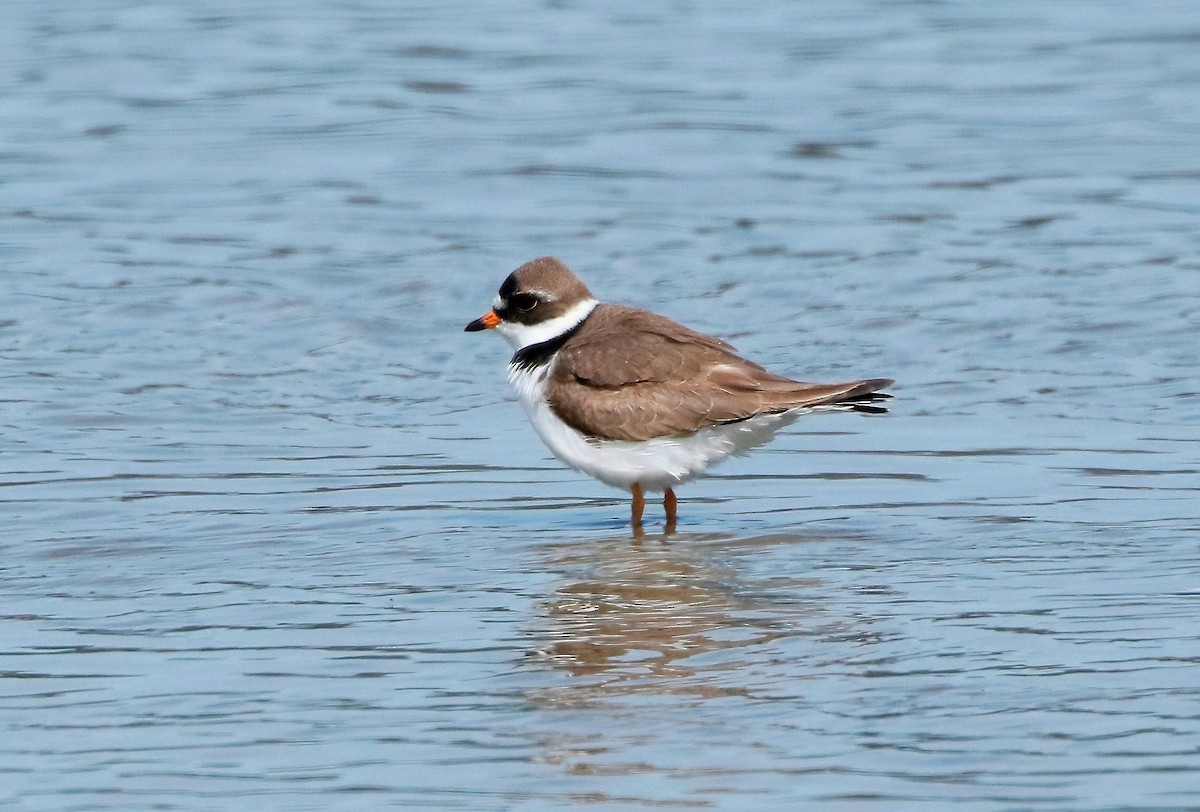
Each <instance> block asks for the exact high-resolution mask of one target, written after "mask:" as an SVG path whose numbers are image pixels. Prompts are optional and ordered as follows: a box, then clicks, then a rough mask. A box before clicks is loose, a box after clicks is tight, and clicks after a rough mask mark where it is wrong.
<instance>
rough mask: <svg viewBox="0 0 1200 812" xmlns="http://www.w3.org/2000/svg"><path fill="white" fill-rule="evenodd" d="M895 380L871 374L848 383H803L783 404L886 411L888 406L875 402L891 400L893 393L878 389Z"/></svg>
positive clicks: (801, 406) (813, 407)
mask: <svg viewBox="0 0 1200 812" xmlns="http://www.w3.org/2000/svg"><path fill="white" fill-rule="evenodd" d="M893 383H895V381H893V380H892V379H891V378H871V379H869V380H865V381H851V382H849V383H835V384H804V386H805V388H804V389H802V390H800V391H798V392H794V393H793V394H792V397H791V398H789V400H790V401H791V402H790V403H788V404H787V405H786V406H784V409H795V408H809V409H814V410H825V409H830V410H837V411H839V412H862V413H863V414H887V408H885V407H883V406H878V405H876V404H879V403H882V402H883V401H885V400H891V397H892V396H891V395H889V394H888V393H887V392H881V391H879V390H881V389H883V388H884V387H887V386H891V385H892V384H893ZM780 405H783V404H780Z"/></svg>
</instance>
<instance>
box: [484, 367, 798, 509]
mask: <svg viewBox="0 0 1200 812" xmlns="http://www.w3.org/2000/svg"><path fill="white" fill-rule="evenodd" d="M552 363H553V362H552ZM549 372H550V366H549V365H547V366H543V367H539V368H535V369H532V370H523V369H518V368H516V367H512V366H510V367H509V369H508V379H509V381H510V382H511V383H512V385H513V387H514V388H515V389H516V390H517V396H518V397H519V398H520V400H521V405H522V406H524V407H525V411H526V413H527V414H528V415H529V421H530V422H531V423H533V428H534V429H535V430H536V431H537V433H538V436H539V437H541V438H542V442H544V443H545V444H546V446H547V447H548V448H549V449H550V451H551V452H552V453H553V454H554V456H556V457H558V459H560V460H562V461H563V462H565V463H566V464H567V465H569V466H571V467H572V468H574V469H575V470H577V471H582V472H583V473H585V474H588V475H589V476H593V477H595V478H596V479H598V480H600V481H601V482H603V483H605V484H607V485H612V486H614V487H617V488H622V489H624V490H629V489H630V487H631V486H632V485H633V484H634V483H638V484H640V485H641V486H642V487H643V488H644V489H646V490H652V491H661V490H664V489H666V488H670V487H674V486H675V485H680V484H682V483H684V482H687V481H688V480H690V479H692V478H694V477H696V476H698V475H700V474H702V473H704V471H705V470H706V469H708V468H709V466H712V465H715V464H716V463H718V462H721V461H722V460H724V459H726V458H727V457H730V456H732V455H734V454H741V453H744V452H746V451H749V450H750V449H752V448H755V447H757V446H760V445H762V444H763V443H766V442H768V441H769V440H770V439H771V438H772V437H774V436H775V432H777V431H778V430H779V429H781V428H783V427H784V426H786V425H788V424H789V423H791V422H792V421H793V420H795V419H796V418H797V417H799V416H800V415H801V414H804V413H805V412H806V411H811V410H809V409H793V410H792V411H789V412H782V413H779V414H763V415H759V416H757V417H752V418H750V419H749V420H742V421H740V422H737V423H728V424H725V425H719V426H713V427H711V428H707V429H701V430H700V431H698V432H695V433H693V434H683V435H674V436H670V437H656V438H653V439H650V440H645V441H642V442H633V441H629V440H597V439H595V438H589V437H587V436H585V435H584V434H582V433H580V432H578V431H576V430H575V429H573V428H571V427H570V426H568V425H567V424H566V423H564V422H563V421H562V420H560V419H559V418H558V416H557V415H555V414H554V412H553V411H551V409H550V405H549V403H547V401H546V398H545V392H546V378H547V376H548V375H549Z"/></svg>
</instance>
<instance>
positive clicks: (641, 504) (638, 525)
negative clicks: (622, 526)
mask: <svg viewBox="0 0 1200 812" xmlns="http://www.w3.org/2000/svg"><path fill="white" fill-rule="evenodd" d="M630 490H631V491H633V519H632V522H631V523H632V524H633V529H634V530H641V529H642V511H644V510H645V509H646V497H645V496H643V495H642V486H641V485H639V484H637V483H636V482H635V483H633V487H631V488H630Z"/></svg>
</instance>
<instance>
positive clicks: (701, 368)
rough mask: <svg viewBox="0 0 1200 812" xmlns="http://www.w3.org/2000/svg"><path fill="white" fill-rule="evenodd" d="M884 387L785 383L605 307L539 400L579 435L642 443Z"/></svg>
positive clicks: (712, 347)
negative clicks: (546, 399) (547, 403)
mask: <svg viewBox="0 0 1200 812" xmlns="http://www.w3.org/2000/svg"><path fill="white" fill-rule="evenodd" d="M887 383H890V381H867V382H864V381H855V382H853V383H847V384H810V383H804V382H801V381H793V380H790V379H788V378H784V377H781V376H779V375H775V374H772V373H770V372H768V371H766V370H765V369H763V368H762V367H760V366H759V365H758V364H755V363H753V362H751V361H747V360H745V359H744V358H741V357H739V356H738V355H737V354H736V353H735V352H734V350H733V348H732V347H731V346H729V345H728V344H726V343H725V342H724V341H721V340H720V339H717V338H713V337H711V336H706V335H704V334H702V333H697V332H695V331H694V330H689V329H687V328H686V327H682V326H681V325H678V324H676V323H674V322H672V321H671V320H670V319H667V318H664V317H662V316H659V315H656V314H654V313H650V312H647V311H645V310H637V309H634V308H628V307H620V306H618V305H608V304H604V305H600V306H598V307H597V308H596V310H595V311H593V313H592V315H591V317H590V318H589V319H588V322H587V324H586V329H584V330H582V331H581V332H580V333H579V334H578V335H576V336H574V337H573V338H572V339H571V340H570V341H569V342H568V343H567V344H566V345H564V346H563V347H562V349H560V350H559V353H558V360H557V362H556V363H555V366H554V373H553V379H552V381H551V382H550V384H551V385H550V387H549V391H548V393H547V394H548V396H549V399H550V407H551V409H553V410H554V413H555V414H556V415H558V417H559V418H561V419H562V420H563V421H564V422H566V423H567V424H568V425H570V426H573V427H574V428H576V429H577V430H579V431H581V432H583V433H584V434H587V435H589V436H592V437H599V438H603V439H613V440H647V439H650V438H652V437H661V436H669V435H675V434H686V433H690V432H694V431H697V430H699V429H702V428H704V427H706V426H713V425H717V424H720V423H729V422H732V421H736V420H743V419H745V418H747V417H751V416H753V415H756V414H759V413H762V412H779V411H783V410H786V409H790V408H794V407H798V406H815V405H822V404H830V403H835V402H838V401H840V400H844V399H846V398H848V397H853V396H855V395H860V394H869V393H870V392H873V391H874V390H875V389H878V388H879V387H880V386H883V385H886V384H887Z"/></svg>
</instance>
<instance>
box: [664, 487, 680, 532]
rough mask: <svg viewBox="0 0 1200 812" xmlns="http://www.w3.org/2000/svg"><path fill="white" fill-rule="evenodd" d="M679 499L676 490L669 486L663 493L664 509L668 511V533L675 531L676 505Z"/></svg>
mask: <svg viewBox="0 0 1200 812" xmlns="http://www.w3.org/2000/svg"><path fill="white" fill-rule="evenodd" d="M677 502H678V500H677V499H676V498H675V491H673V490H671V489H670V488H667V490H666V492H665V493H664V494H663V510H665V511H666V512H667V527H666V531H667V532H668V533H674V532H675V505H676V504H677Z"/></svg>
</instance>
